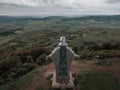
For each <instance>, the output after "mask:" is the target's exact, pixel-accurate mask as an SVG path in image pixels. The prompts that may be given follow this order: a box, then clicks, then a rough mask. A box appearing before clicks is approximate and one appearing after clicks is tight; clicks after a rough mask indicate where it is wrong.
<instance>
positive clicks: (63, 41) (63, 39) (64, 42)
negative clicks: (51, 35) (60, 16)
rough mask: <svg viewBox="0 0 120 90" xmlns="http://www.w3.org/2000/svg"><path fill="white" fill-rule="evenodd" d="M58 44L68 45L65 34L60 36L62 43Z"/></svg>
mask: <svg viewBox="0 0 120 90" xmlns="http://www.w3.org/2000/svg"><path fill="white" fill-rule="evenodd" d="M58 46H67V43H66V38H65V37H64V36H62V37H60V43H59V44H58Z"/></svg>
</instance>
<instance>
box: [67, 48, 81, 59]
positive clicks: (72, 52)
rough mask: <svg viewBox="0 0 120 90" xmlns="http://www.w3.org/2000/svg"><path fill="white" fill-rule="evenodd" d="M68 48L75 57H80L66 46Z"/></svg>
mask: <svg viewBox="0 0 120 90" xmlns="http://www.w3.org/2000/svg"><path fill="white" fill-rule="evenodd" d="M68 49H69V50H70V52H71V53H72V54H73V55H74V57H76V58H80V56H79V55H77V54H76V53H75V52H74V51H73V50H72V49H71V48H70V47H68Z"/></svg>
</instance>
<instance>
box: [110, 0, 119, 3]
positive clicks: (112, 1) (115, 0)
mask: <svg viewBox="0 0 120 90" xmlns="http://www.w3.org/2000/svg"><path fill="white" fill-rule="evenodd" d="M108 2H110V3H120V0H108Z"/></svg>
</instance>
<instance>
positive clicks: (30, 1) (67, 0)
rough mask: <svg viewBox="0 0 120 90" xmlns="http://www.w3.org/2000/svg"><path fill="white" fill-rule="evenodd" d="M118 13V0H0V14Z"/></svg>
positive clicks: (119, 12)
mask: <svg viewBox="0 0 120 90" xmlns="http://www.w3.org/2000/svg"><path fill="white" fill-rule="evenodd" d="M116 14H120V0H0V15H12V16H16V15H17V16H50V15H51V16H52V15H54V16H55V15H57V16H63V15H64V16H74V15H116Z"/></svg>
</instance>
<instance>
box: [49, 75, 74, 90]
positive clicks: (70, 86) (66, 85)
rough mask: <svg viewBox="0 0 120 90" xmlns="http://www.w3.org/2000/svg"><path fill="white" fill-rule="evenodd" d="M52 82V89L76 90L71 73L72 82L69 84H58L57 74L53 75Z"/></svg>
mask: <svg viewBox="0 0 120 90" xmlns="http://www.w3.org/2000/svg"><path fill="white" fill-rule="evenodd" d="M51 80H52V88H60V89H66V88H74V83H73V81H74V78H73V77H72V74H71V73H70V81H69V83H68V84H60V83H59V82H56V73H54V74H53V78H52V79H51Z"/></svg>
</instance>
